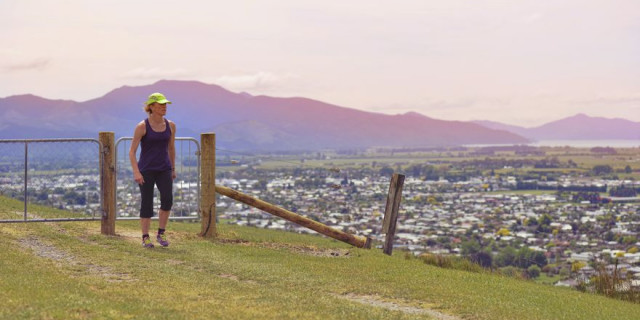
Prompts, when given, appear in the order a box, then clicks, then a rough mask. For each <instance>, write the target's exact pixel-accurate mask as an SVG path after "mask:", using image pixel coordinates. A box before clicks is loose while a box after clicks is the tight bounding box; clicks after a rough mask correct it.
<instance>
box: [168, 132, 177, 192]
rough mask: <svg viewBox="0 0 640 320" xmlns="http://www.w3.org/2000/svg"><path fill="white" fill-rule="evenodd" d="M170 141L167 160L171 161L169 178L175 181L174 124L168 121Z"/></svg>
mask: <svg viewBox="0 0 640 320" xmlns="http://www.w3.org/2000/svg"><path fill="white" fill-rule="evenodd" d="M169 126H171V140H169V160H170V161H171V178H173V180H175V179H176V124H175V123H173V121H169Z"/></svg>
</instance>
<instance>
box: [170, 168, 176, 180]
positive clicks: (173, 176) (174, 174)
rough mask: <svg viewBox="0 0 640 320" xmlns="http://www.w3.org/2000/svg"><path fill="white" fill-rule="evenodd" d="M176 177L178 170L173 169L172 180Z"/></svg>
mask: <svg viewBox="0 0 640 320" xmlns="http://www.w3.org/2000/svg"><path fill="white" fill-rule="evenodd" d="M175 179H176V171H175V170H171V180H175Z"/></svg>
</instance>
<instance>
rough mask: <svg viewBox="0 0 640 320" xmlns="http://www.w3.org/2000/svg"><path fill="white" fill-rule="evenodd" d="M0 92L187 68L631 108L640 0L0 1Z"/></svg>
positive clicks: (588, 107)
mask: <svg viewBox="0 0 640 320" xmlns="http://www.w3.org/2000/svg"><path fill="white" fill-rule="evenodd" d="M0 43H2V45H1V46H0V97H7V96H11V95H17V94H25V93H31V94H35V95H38V96H42V97H45V98H49V99H71V100H75V101H86V100H90V99H93V98H97V97H100V96H102V95H104V94H106V93H107V92H109V91H111V90H113V89H115V88H118V87H121V86H123V85H130V86H135V85H146V84H151V83H154V82H156V81H158V80H161V79H169V80H197V81H202V82H205V83H210V84H217V85H220V86H223V87H225V88H226V89H228V90H231V91H234V92H242V91H244V92H248V93H251V94H254V95H258V94H265V95H270V96H277V97H293V96H296V97H307V98H312V99H316V100H320V101H323V102H327V103H331V104H335V105H340V106H344V107H349V108H355V109H359V110H365V111H371V112H379V113H385V114H401V113H405V112H409V111H413V112H418V113H421V114H424V115H426V116H429V117H432V118H436V119H443V120H461V121H469V120H492V121H499V122H503V123H508V124H514V125H520V126H525V127H533V126H537V125H541V124H544V123H546V122H549V121H553V120H557V119H560V118H564V117H569V116H572V115H575V114H577V113H585V114H588V115H590V116H601V117H607V118H625V119H629V120H632V121H640V1H638V0H602V1H596V0H566V1H562V0H502V1H498V0H473V1H470V0H464V1H462V0H446V1H443V0H399V1H380V0H348V1H327V0H322V1H315V0H313V1H311V0H309V1H306V0H270V1H249V0H234V1H228V0H226V1H218V0H181V1H163V0H155V1H150V0H127V1H124V0H109V1H87V0H68V1H67V0H58V1H46V0H40V1H35V0H0Z"/></svg>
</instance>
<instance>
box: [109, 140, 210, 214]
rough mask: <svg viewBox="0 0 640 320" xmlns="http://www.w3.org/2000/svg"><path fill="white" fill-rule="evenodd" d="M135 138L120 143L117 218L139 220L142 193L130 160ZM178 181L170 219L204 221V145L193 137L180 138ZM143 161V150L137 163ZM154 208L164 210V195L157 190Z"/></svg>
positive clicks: (178, 143) (174, 184)
mask: <svg viewBox="0 0 640 320" xmlns="http://www.w3.org/2000/svg"><path fill="white" fill-rule="evenodd" d="M131 140H132V138H131V137H123V138H120V139H118V141H116V144H115V149H116V152H115V156H116V171H115V172H116V218H117V219H120V220H123V219H138V217H139V215H140V189H139V186H138V184H137V183H136V182H135V181H134V180H133V170H132V169H131V161H130V160H129V149H130V147H131ZM175 148H176V160H175V166H176V168H175V169H176V180H174V182H173V207H172V209H171V215H170V217H169V218H170V219H172V220H189V219H199V218H200V213H199V212H200V210H199V208H200V144H199V142H198V140H196V139H194V138H189V137H176V147H175ZM139 158H140V148H138V150H137V154H136V159H139ZM153 201H154V208H159V207H160V195H159V193H158V190H157V188H156V189H154V197H153Z"/></svg>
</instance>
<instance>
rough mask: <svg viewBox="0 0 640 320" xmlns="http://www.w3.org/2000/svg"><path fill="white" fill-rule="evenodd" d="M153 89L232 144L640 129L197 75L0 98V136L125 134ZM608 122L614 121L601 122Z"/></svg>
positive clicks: (186, 130) (181, 121)
mask: <svg viewBox="0 0 640 320" xmlns="http://www.w3.org/2000/svg"><path fill="white" fill-rule="evenodd" d="M152 92H162V93H164V94H165V95H166V96H167V97H168V98H169V99H170V100H172V101H173V104H171V105H169V107H168V112H167V118H169V119H171V120H173V121H175V122H176V124H177V126H178V132H177V136H192V137H198V136H199V134H200V133H202V132H215V133H216V139H217V145H218V146H220V147H224V148H229V149H236V150H261V151H267V150H270V151H285V150H319V149H351V148H366V147H373V146H390V147H425V146H452V145H462V144H521V143H527V142H529V141H530V140H537V139H540V138H539V137H544V138H543V139H550V138H553V139H566V136H567V134H569V135H570V136H575V137H582V131H580V130H578V131H571V130H569V128H565V129H564V131H563V129H562V128H563V126H567V124H570V126H571V128H582V125H581V124H582V123H586V125H585V127H587V128H591V129H593V128H601V127H602V126H601V125H600V124H601V123H606V124H607V126H605V127H602V130H599V131H597V134H595V135H593V134H589V135H585V136H584V139H594V138H593V137H595V136H597V135H598V134H600V136H599V137H600V138H603V139H608V138H612V136H610V135H608V134H612V133H614V132H615V133H616V134H618V133H619V134H618V135H616V136H615V138H616V139H638V138H639V136H638V132H640V131H639V130H637V128H638V126H640V124H639V123H635V122H631V121H627V120H622V119H612V120H611V119H604V118H590V117H587V116H584V115H578V116H576V117H578V118H577V119H573V120H572V118H569V119H563V120H560V121H558V122H557V123H555V122H552V123H549V124H547V125H545V126H548V127H545V126H541V127H538V128H533V129H526V128H520V127H514V126H508V125H504V124H500V123H496V122H488V121H479V122H476V123H474V122H463V121H445V120H438V119H433V118H430V117H427V116H424V115H421V114H419V113H415V112H409V113H405V114H398V115H386V114H380V113H374V112H366V111H360V110H356V109H350V108H345V107H341V106H337V105H332V104H328V103H324V102H321V101H317V100H312V99H308V98H299V97H293V98H278V97H269V96H262V95H260V96H254V95H251V94H248V93H245V92H241V93H234V92H231V91H229V90H226V89H224V88H222V87H220V86H217V85H213V84H205V83H202V82H197V81H172V80H161V81H158V82H156V83H154V84H151V85H146V86H123V87H120V88H117V89H114V90H112V91H111V92H108V93H107V94H105V95H104V96H102V97H99V98H96V99H92V100H88V101H84V102H77V101H71V100H51V99H45V98H42V97H38V96H34V95H16V96H10V97H6V98H0V139H24V138H71V137H73V138H81V137H82V138H86V137H89V138H95V137H97V135H98V132H99V131H113V132H115V134H116V136H117V137H121V136H131V135H132V134H133V128H134V126H135V125H136V123H138V122H139V121H140V120H142V119H144V118H145V117H146V114H145V113H144V111H143V110H142V107H143V102H144V101H145V100H146V97H147V96H148V95H149V94H150V93H152ZM568 121H575V122H576V123H573V124H571V123H569V122H568ZM610 121H615V123H612V126H613V128H610V129H607V128H608V125H609V123H610ZM621 121H622V122H624V126H623V125H621V124H620V123H619V122H621ZM594 123H595V124H594ZM545 128H546V129H545ZM614 129H615V130H614ZM545 130H546V131H548V132H550V133H549V135H545ZM532 132H533V133H532ZM590 132H592V131H590ZM633 134H635V136H634V135H633ZM622 137H627V138H622Z"/></svg>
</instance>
